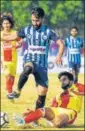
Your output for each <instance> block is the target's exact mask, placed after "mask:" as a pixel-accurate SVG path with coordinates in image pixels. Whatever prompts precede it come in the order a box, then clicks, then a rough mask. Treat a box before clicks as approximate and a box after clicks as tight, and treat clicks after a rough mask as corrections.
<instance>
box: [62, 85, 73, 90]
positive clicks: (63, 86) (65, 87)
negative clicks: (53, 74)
mask: <svg viewBox="0 0 85 131" xmlns="http://www.w3.org/2000/svg"><path fill="white" fill-rule="evenodd" d="M70 86H71V85H70V84H66V85H63V84H62V86H61V88H62V89H63V90H66V89H68V88H69V87H70Z"/></svg>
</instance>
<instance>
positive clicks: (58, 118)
mask: <svg viewBox="0 0 85 131" xmlns="http://www.w3.org/2000/svg"><path fill="white" fill-rule="evenodd" d="M58 78H59V80H60V82H61V88H62V89H63V91H62V92H61V93H60V94H58V95H57V96H56V97H55V98H54V99H53V101H52V105H51V107H44V108H40V109H37V110H35V111H31V110H29V109H28V111H27V112H25V113H24V114H23V117H19V116H17V115H16V116H15V117H14V119H15V121H16V123H17V124H18V125H24V124H28V123H30V122H33V121H35V120H38V119H40V118H45V119H46V120H47V121H48V122H49V123H50V125H52V126H54V127H63V126H66V125H68V124H72V123H73V122H74V121H75V119H76V118H77V115H78V113H79V112H80V110H81V105H82V104H81V103H82V95H84V86H83V88H82V90H81V88H80V89H78V87H79V86H78V87H77V86H75V85H74V84H73V75H72V74H71V73H69V72H61V73H60V74H59V75H58Z"/></svg>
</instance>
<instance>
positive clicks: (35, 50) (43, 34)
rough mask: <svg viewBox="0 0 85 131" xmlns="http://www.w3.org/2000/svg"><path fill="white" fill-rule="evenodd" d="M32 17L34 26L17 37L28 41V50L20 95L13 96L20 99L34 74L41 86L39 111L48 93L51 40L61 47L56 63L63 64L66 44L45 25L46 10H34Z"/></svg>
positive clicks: (20, 83) (25, 29) (23, 30)
mask: <svg viewBox="0 0 85 131" xmlns="http://www.w3.org/2000/svg"><path fill="white" fill-rule="evenodd" d="M31 15H32V16H31V19H32V25H30V26H27V27H25V28H24V29H21V30H20V31H19V32H18V35H17V37H20V38H23V39H26V43H27V49H26V50H25V54H24V69H23V72H22V73H21V75H20V78H19V82H18V93H16V92H14V93H13V95H14V97H19V95H20V93H21V90H22V88H23V86H24V84H25V83H26V82H27V80H28V76H29V75H30V74H33V75H34V77H35V81H36V84H37V85H39V88H38V100H37V102H36V109H37V108H41V107H43V106H44V105H45V99H46V94H47V91H48V73H47V68H48V66H47V62H48V50H49V44H50V40H53V41H56V44H58V46H59V51H58V55H57V57H56V62H57V63H59V64H60V63H61V57H62V55H63V51H64V44H63V42H62V40H60V39H59V38H58V37H57V36H56V34H55V33H54V32H53V31H52V30H51V29H50V28H49V27H48V26H46V25H43V19H44V10H43V9H42V8H39V7H38V8H34V9H33V10H32V14H31ZM28 86H29V85H28ZM28 90H29V89H28ZM28 95H29V92H28Z"/></svg>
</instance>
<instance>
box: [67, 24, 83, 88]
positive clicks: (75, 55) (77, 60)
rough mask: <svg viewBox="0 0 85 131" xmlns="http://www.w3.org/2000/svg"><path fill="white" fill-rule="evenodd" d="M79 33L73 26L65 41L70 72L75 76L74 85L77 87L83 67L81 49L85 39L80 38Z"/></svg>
mask: <svg viewBox="0 0 85 131" xmlns="http://www.w3.org/2000/svg"><path fill="white" fill-rule="evenodd" d="M78 32H79V31H78V28H77V27H76V26H73V27H72V28H71V30H70V36H69V37H67V38H66V39H65V47H66V48H67V50H68V54H67V55H68V64H69V70H70V72H71V73H72V74H73V75H74V83H75V84H77V85H78V74H79V70H80V67H81V48H82V47H83V39H82V38H81V37H79V36H78ZM79 86H80V84H79Z"/></svg>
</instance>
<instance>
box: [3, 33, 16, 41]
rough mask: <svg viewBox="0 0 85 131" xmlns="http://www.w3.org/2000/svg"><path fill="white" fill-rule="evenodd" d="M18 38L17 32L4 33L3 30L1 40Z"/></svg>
mask: <svg viewBox="0 0 85 131" xmlns="http://www.w3.org/2000/svg"><path fill="white" fill-rule="evenodd" d="M17 38H18V35H17V32H14V33H13V34H8V35H4V33H2V32H1V41H12V40H16V39H17Z"/></svg>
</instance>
